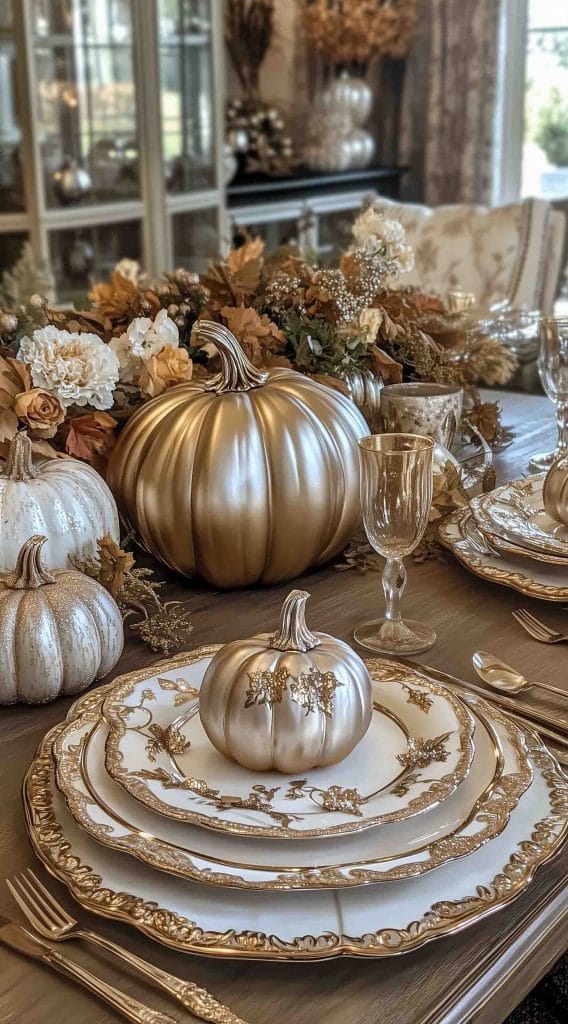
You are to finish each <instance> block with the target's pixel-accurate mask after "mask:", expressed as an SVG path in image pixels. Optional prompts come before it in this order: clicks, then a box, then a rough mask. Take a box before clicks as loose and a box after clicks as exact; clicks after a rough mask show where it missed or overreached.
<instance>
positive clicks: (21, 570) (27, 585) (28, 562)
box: [2, 535, 56, 590]
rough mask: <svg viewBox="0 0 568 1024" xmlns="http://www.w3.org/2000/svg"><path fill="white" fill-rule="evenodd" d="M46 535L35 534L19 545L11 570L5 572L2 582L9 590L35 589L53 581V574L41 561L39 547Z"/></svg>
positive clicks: (44, 540) (41, 545)
mask: <svg viewBox="0 0 568 1024" xmlns="http://www.w3.org/2000/svg"><path fill="white" fill-rule="evenodd" d="M46 540H47V537H41V536H39V535H38V536H35V537H30V538H29V540H27V541H26V543H25V544H24V545H23V546H22V547H21V549H20V553H19V555H18V561H17V562H16V568H15V569H14V571H13V572H9V573H6V575H5V576H4V577H3V580H2V582H3V584H4V586H6V587H9V588H10V589H11V590H37V589H38V587H44V586H45V585H46V583H55V582H56V580H55V576H53V575H52V573H50V572H48V571H47V569H46V568H45V566H44V565H43V562H42V557H41V549H42V547H43V545H44V544H45V542H46Z"/></svg>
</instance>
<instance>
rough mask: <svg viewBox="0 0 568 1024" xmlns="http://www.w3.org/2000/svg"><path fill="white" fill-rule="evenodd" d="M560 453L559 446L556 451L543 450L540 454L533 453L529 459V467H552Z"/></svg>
mask: <svg viewBox="0 0 568 1024" xmlns="http://www.w3.org/2000/svg"><path fill="white" fill-rule="evenodd" d="M560 454H561V453H560V451H559V449H558V448H557V449H556V451H554V452H541V453H540V454H539V455H533V456H531V458H530V460H529V469H550V467H551V466H552V463H553V462H554V460H555V459H557V458H559V455H560Z"/></svg>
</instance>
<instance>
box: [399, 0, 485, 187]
mask: <svg viewBox="0 0 568 1024" xmlns="http://www.w3.org/2000/svg"><path fill="white" fill-rule="evenodd" d="M501 6H502V0H419V30H418V34H417V36H416V38H415V41H414V44H413V47H412V50H411V53H410V54H409V57H408V61H407V68H406V76H405V83H404V93H403V101H402V114H401V128H400V147H399V158H400V161H401V163H407V164H409V165H410V167H411V174H409V175H408V179H407V182H408V183H407V186H406V192H405V196H406V198H409V199H419V200H421V201H422V202H425V203H427V204H428V205H432V206H435V205H438V204H440V203H454V202H455V203H484V204H489V203H490V202H491V195H492V188H493V175H494V158H495V151H496V136H497V131H496V125H497V79H498V69H499V58H500V20H501Z"/></svg>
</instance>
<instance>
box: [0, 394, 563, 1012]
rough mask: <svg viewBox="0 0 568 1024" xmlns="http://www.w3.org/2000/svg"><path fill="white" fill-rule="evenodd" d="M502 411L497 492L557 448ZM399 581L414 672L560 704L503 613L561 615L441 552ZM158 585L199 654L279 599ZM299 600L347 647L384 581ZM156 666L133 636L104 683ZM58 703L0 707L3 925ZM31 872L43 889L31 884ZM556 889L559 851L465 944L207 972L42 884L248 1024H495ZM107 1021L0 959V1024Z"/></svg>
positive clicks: (557, 662) (241, 630)
mask: <svg viewBox="0 0 568 1024" xmlns="http://www.w3.org/2000/svg"><path fill="white" fill-rule="evenodd" d="M501 397H502V402H503V407H504V420H505V422H506V423H508V424H511V425H513V427H514V429H515V431H516V438H515V441H514V443H513V445H512V446H511V447H510V448H509V449H508V450H507V451H506V452H504V453H502V454H501V455H499V457H498V459H497V468H498V478H499V480H500V481H501V480H504V479H512V478H514V477H516V476H520V475H521V474H523V473H524V472H526V469H527V462H528V457H529V455H530V454H531V452H534V451H537V450H538V451H539V450H542V449H545V448H550V447H551V445H552V443H553V441H554V435H555V430H554V425H553V415H552V407H551V405H550V403H549V402H548V401H547V400H546V399H544V398H537V397H527V396H525V395H505V396H501ZM408 569H409V573H408V575H409V580H408V588H407V594H406V596H405V600H404V612H405V614H406V615H408V616H409V617H412V618H416V619H424V620H426V621H428V622H431V623H432V625H433V626H434V627H435V629H436V630H437V632H438V642H437V644H436V646H435V647H434V648H433V649H432V650H431V651H428V652H427V653H426V654H425V655H424V656H422V658H420V659H418V660H420V661H422V662H423V663H424V664H430V665H432V666H435V667H437V668H439V669H442V670H445V671H447V672H450V673H452V674H454V675H457V676H461V677H462V678H463V679H466V680H468V679H469V680H470V681H471V682H474V681H476V676H475V674H474V673H473V670H472V668H471V655H472V652H473V651H475V650H477V649H479V648H484V649H486V650H489V651H491V652H494V653H496V654H499V655H500V656H501V657H503V658H505V659H506V660H508V661H510V662H511V663H512V664H514V665H515V666H517V667H519V668H520V669H522V671H523V672H524V673H525V674H526V675H527V676H529V677H533V678H536V679H538V678H542V679H543V680H548V682H551V683H553V684H555V685H556V686H564V687H565V688H566V691H567V694H568V646H561V645H559V646H556V647H546V646H544V645H542V644H539V643H537V642H535V641H534V640H531V639H530V638H529V637H528V636H527V635H526V634H525V633H524V632H523V631H522V630H521V628H520V627H519V626H518V625H517V623H516V622H515V620H514V619H513V618H512V616H511V612H512V611H513V609H515V608H518V607H520V606H524V607H528V608H530V609H531V610H532V611H533V612H534V613H535V614H537V615H539V616H541V617H542V618H543V619H545V620H546V621H547V622H548V623H549V624H550V625H551V626H553V627H562V628H564V630H566V627H567V626H568V615H567V612H566V609H564V608H562V607H560V606H558V605H550V604H547V603H546V602H538V601H531V600H529V599H527V598H524V597H522V596H521V595H520V594H516V593H515V592H513V591H511V590H508V589H506V588H504V587H500V586H496V585H491V584H489V583H485V582H483V581H482V580H479V579H477V578H476V577H474V576H472V575H470V574H468V572H467V571H466V570H465V569H464V568H462V567H461V566H460V565H458V564H457V563H456V562H455V561H454V560H453V559H452V557H451V555H450V554H449V553H448V554H447V555H446V557H445V559H444V561H429V562H427V563H425V564H423V565H420V566H416V565H412V564H411V563H410V562H409V566H408ZM160 574H161V575H162V577H165V578H167V579H168V587H167V593H168V597H170V598H176V599H178V600H183V601H184V602H185V605H186V608H187V609H188V610H189V611H190V612H191V616H192V620H193V623H194V627H195V628H194V634H193V639H194V641H195V644H196V645H198V644H203V643H209V642H220V641H227V640H232V639H235V638H237V637H242V636H246V635H249V634H251V633H254V632H256V631H258V630H259V629H263V630H265V629H270V628H272V627H273V626H275V625H276V621H277V612H278V608H279V606H280V603H281V601H282V599H283V597H284V595H285V594H286V592H287V591H288V589H289V586H287V585H284V586H279V587H273V588H269V589H264V590H249V591H244V592H233V593H223V594H221V593H215V592H213V591H211V590H207V589H204V588H202V587H200V586H199V585H194V584H190V583H188V582H180V581H179V580H176V579H174V578H173V577H170V576H168V575H167V574H166V573H165V572H164V571H162V570H160ZM301 586H302V587H305V588H306V589H307V590H309V591H310V592H311V594H312V600H311V602H310V624H311V625H312V627H313V628H315V629H323V630H325V631H328V632H330V633H333V634H335V635H337V636H339V637H342V638H343V639H345V640H350V638H351V633H352V630H353V627H354V625H356V623H357V622H359V621H360V620H361V619H363V618H367V617H371V616H373V615H374V614H377V613H379V612H380V609H381V605H382V593H381V588H380V579H379V577H378V576H377V575H376V574H374V573H369V574H367V575H359V574H357V573H356V572H351V571H350V572H337V571H336V570H335V569H334V568H333V567H328V568H326V569H323V570H318V571H316V572H312V573H308V574H306V576H304V577H303V578H302V580H301ZM157 660H159V658H158V656H155V657H153V656H152V655H150V654H149V652H148V650H147V649H146V647H145V646H144V645H143V644H142V643H140V642H139V641H138V640H137V639H136V638H135V637H133V636H132V635H129V637H128V642H127V646H126V649H125V652H124V655H123V657H122V659H121V661H120V663H119V665H118V668H117V670H116V673H115V674H118V673H123V672H127V671H129V670H132V669H135V668H139V667H142V666H144V665H150V664H151V663H152V662H153V661H157ZM533 693H534V691H533ZM524 699H525V700H526V702H527V704H530V703H532V702H533V701H534V702H536V703H537V704H541V705H542V706H543V707H547V708H548V709H549V710H552V712H554V713H556V714H557V715H558V718H559V720H560V719H561V718H563V719H564V720H565V721H566V720H567V719H568V714H567V711H566V708H562V700H561V699H559V700H558V701H556V700H555V699H553V700H551V701H550V702H549V701H548V700H547V699H543V698H542V697H538V696H536V697H534V696H532V695H531V696H530V697H529V696H528V695H527V696H526V698H524ZM69 703H70V702H69V701H65V700H61V701H58V702H55V703H53V704H50V705H47V706H46V707H42V708H35V709H34V708H24V707H16V708H8V709H0V913H3V914H5V915H7V916H13V917H18V911H17V909H16V908H15V906H14V904H13V903H12V900H11V897H10V895H9V893H8V891H7V889H6V887H5V885H4V884H3V882H2V879H3V878H4V877H5V876H9V875H10V874H12V873H14V872H15V871H17V870H21V869H23V868H25V867H26V866H28V865H33V863H34V858H33V855H32V853H31V850H30V846H29V843H28V840H27V836H26V833H25V828H24V820H23V814H22V807H21V794H20V789H21V783H22V778H23V776H24V773H25V771H26V769H27V767H28V765H29V763H30V760H31V758H32V756H33V753H34V750H35V748H36V747H37V745H38V743H39V741H40V739H41V737H42V736H43V735H44V733H45V732H46V731H47V729H48V728H49V727H50V726H51V725H53V724H54V723H56V722H57V721H59V720H61V719H62V718H63V716H64V715H65V713H66V711H67V708H68V706H69ZM567 706H568V705H567ZM132 872H133V873H135V872H136V861H134V860H132ZM40 874H41V875H42V877H43V872H41V870H40ZM466 877H467V865H466V861H464V879H466ZM567 881H568V857H567V856H566V850H565V849H564V850H563V851H561V852H560V854H559V855H558V856H557V857H556V858H555V859H554V860H553V861H552V862H551V863H550V864H548V865H545V866H544V867H543V868H542V870H540V871H539V872H538V875H537V877H536V879H535V881H534V883H533V884H532V885H531V887H530V888H529V890H528V892H527V893H526V894H524V895H523V896H522V897H520V898H519V899H518V900H517V901H516V902H515V903H513V904H512V905H511V906H510V907H509V908H507V909H505V910H503V911H501V912H499V913H498V914H496V915H494V916H493V917H490V918H488V919H487V920H486V921H484V922H481V923H480V924H478V925H474V926H473V927H471V928H469V929H467V930H466V931H464V932H463V933H460V934H458V935H455V936H453V937H449V938H444V939H440V940H437V941H435V942H432V943H430V944H429V945H427V946H425V947H424V948H423V949H422V950H420V951H418V952H416V953H412V954H409V955H407V956H402V957H398V958H396V957H393V958H391V959H390V960H388V961H387V960H383V961H380V962H379V961H374V962H373V961H358V960H347V959H344V960H335V961H333V962H327V963H319V964H311V965H301V964H268V963H252V962H248V963H246V962H243V961H239V962H237V961H212V960H207V959H204V958H198V957H189V956H184V955H182V954H176V953H175V952H172V951H171V950H168V949H166V948H164V947H161V946H159V945H157V944H155V943H153V942H152V941H151V940H149V939H146V938H144V937H143V936H141V935H139V934H138V933H137V932H135V931H134V930H132V929H129V928H128V927H126V926H121V925H118V924H113V923H110V922H106V921H103V920H99V919H97V918H95V917H94V916H91V917H90V918H89V915H87V914H85V913H83V912H82V911H81V910H80V909H78V908H75V906H74V904H73V901H72V900H71V899H70V897H69V895H68V894H67V891H66V889H65V888H64V887H63V886H62V885H58V884H57V883H55V882H54V881H52V880H50V882H49V884H50V886H52V888H53V891H54V892H56V895H57V896H58V897H59V898H61V900H62V901H63V903H65V904H66V905H67V906H68V907H69V909H70V910H71V911H72V912H74V913H75V912H76V913H78V916H79V918H80V919H81V920H84V921H86V922H87V919H88V918H89V919H88V924H89V925H90V926H91V927H93V928H96V929H98V930H100V931H101V932H102V933H104V934H106V935H108V936H110V937H112V938H113V939H115V940H116V941H118V942H120V943H122V944H124V945H126V946H128V947H129V948H130V949H132V950H134V951H135V952H138V953H139V954H140V955H142V956H144V957H146V958H147V959H150V960H152V961H153V962H154V963H156V964H159V965H161V966H163V967H167V968H169V969H170V970H172V971H174V972H176V973H177V974H179V975H182V976H184V977H187V978H188V979H193V980H195V981H197V982H199V983H201V984H205V985H207V986H208V987H209V988H210V989H211V991H212V992H214V994H215V995H217V996H218V998H220V999H222V1000H223V1001H224V1002H226V1003H227V1004H228V1005H230V1006H231V1007H232V1008H233V1009H234V1010H235V1011H236V1012H238V1013H239V1014H240V1015H241V1016H242V1017H243V1018H244V1019H245V1020H247V1021H248V1022H249V1024H292V1022H293V1024H319V1022H322V1024H323V1022H325V1024H379V1022H380V1024H441V1022H444V1024H466V1022H467V1021H473V1020H474V1019H475V1021H476V1022H487V1024H497V1022H498V1021H501V1020H503V1019H504V1017H505V1016H506V1015H507V1013H508V1012H509V1011H510V1010H511V1009H512V1008H513V1007H514V1006H515V1005H516V1004H517V1003H518V1002H519V1001H520V1000H521V999H522V998H523V996H524V995H525V993H526V992H527V991H528V990H529V989H530V987H531V986H532V985H533V984H534V983H535V982H536V981H537V980H538V978H539V977H540V976H541V975H542V974H543V973H544V972H545V971H546V970H547V969H548V968H549V967H550V965H551V963H552V962H553V961H554V959H555V958H556V957H557V956H558V955H560V953H561V952H562V951H563V950H564V949H566V947H567V946H568V888H567ZM308 929H309V921H305V922H304V921H299V922H298V930H299V932H300V933H304V931H306V930H308ZM66 952H67V953H71V954H72V955H73V956H74V957H76V959H77V960H80V961H81V962H82V963H85V964H89V965H90V966H91V967H92V968H94V969H95V970H98V971H100V972H101V973H102V974H104V976H105V977H106V978H107V979H108V980H109V981H111V982H113V983H114V984H118V985H120V986H122V987H123V988H124V989H125V990H127V991H129V992H130V993H132V994H136V995H137V996H138V998H140V999H144V1000H147V1001H148V1002H149V1003H151V1005H152V1006H154V1007H155V1008H159V1009H162V1010H164V1011H166V1012H169V1013H171V1015H172V1016H173V1017H175V1018H177V1019H178V1020H179V1021H182V1020H190V1019H191V1018H190V1015H184V1014H183V1013H182V1012H181V1011H180V1010H179V1009H178V1008H177V1007H176V1006H175V1005H173V1004H171V1003H170V1002H169V1001H168V1000H167V999H166V998H165V997H162V996H161V995H160V994H157V993H155V992H152V991H151V990H150V989H148V988H147V987H146V986H145V985H144V983H143V982H141V981H140V980H139V979H138V978H137V977H134V976H131V975H128V974H126V973H124V971H123V970H122V969H121V968H119V969H118V970H117V969H116V968H115V967H114V966H113V965H112V964H111V963H110V961H109V960H108V959H106V958H105V957H104V956H99V955H98V954H97V953H95V952H93V951H91V950H89V949H86V948H83V947H82V946H80V945H79V944H77V945H73V946H71V944H67V946H66ZM117 1019H118V1018H117V1017H116V1016H115V1015H114V1014H113V1013H112V1011H110V1010H107V1009H106V1008H105V1007H104V1006H103V1005H102V1004H99V1003H98V1002H97V1001H96V1000H94V999H93V998H91V997H90V996H89V995H87V994H86V993H83V992H82V991H81V990H79V989H78V988H76V987H75V986H74V985H72V984H71V983H70V982H67V981H65V980H64V979H62V978H59V977H57V976H56V975H52V974H51V973H49V972H48V970H47V969H44V968H43V967H41V966H37V965H36V964H33V963H32V962H31V961H27V960H24V959H23V958H20V957H19V956H16V955H15V954H12V953H11V952H9V951H7V950H5V949H3V948H1V947H0V1022H1V1024H61V1022H65V1024H110V1022H114V1021H116V1020H117Z"/></svg>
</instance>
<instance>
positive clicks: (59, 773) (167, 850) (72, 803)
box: [51, 697, 532, 891]
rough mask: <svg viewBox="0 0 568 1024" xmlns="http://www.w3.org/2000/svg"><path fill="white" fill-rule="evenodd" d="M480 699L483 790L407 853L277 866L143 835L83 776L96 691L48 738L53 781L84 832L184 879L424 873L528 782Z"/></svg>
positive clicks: (499, 820)
mask: <svg viewBox="0 0 568 1024" xmlns="http://www.w3.org/2000/svg"><path fill="white" fill-rule="evenodd" d="M481 704H482V702H481V701H479V699H477V698H475V697H474V698H473V699H472V705H473V707H474V709H475V712H476V716H477V722H478V723H480V724H481V725H482V726H483V727H484V728H485V730H486V733H487V734H488V737H489V740H490V743H491V744H492V746H493V750H494V752H495V772H494V775H493V777H492V779H491V781H490V782H489V783H488V784H487V785H486V786H485V789H484V790H483V791H482V793H480V794H479V795H478V796H477V798H476V799H475V800H474V802H473V805H472V806H471V808H470V810H469V811H468V812H467V813H466V814H465V815H464V818H463V819H462V821H461V822H460V823H459V824H458V825H456V827H455V828H454V829H453V830H452V832H450V833H447V834H445V835H444V836H442V837H440V838H439V839H436V840H432V841H431V842H430V843H428V844H424V845H422V846H420V847H417V848H415V849H413V850H412V851H410V854H402V853H401V854H399V855H396V854H392V855H391V856H388V857H380V856H377V857H372V858H367V859H365V860H361V861H354V860H353V859H351V861H346V863H342V864H335V865H325V866H317V865H313V866H311V867H309V868H308V867H291V866H285V867H277V866H274V865H273V866H267V865H258V864H243V863H241V862H231V861H229V860H228V859H227V858H225V859H221V858H219V857H215V856H213V855H210V854H204V853H203V852H199V851H196V850H190V849H188V848H187V847H180V846H178V845H176V844H175V843H174V842H172V841H170V840H166V839H158V838H157V837H156V836H154V835H149V834H148V832H145V831H144V830H142V829H140V828H138V827H137V826H136V825H133V824H132V822H130V821H128V820H127V819H126V818H124V817H123V816H122V814H120V813H119V812H118V811H116V810H115V809H114V808H113V807H110V806H108V804H107V803H106V802H105V801H104V799H103V798H102V797H101V796H100V795H99V794H98V793H97V792H96V791H95V790H94V789H93V785H92V782H91V781H90V779H89V775H88V772H87V770H86V765H85V760H86V754H87V749H88V745H89V742H90V740H91V739H92V735H93V732H94V729H95V728H96V726H97V723H99V722H100V707H101V705H102V698H101V699H100V701H99V702H97V703H96V704H93V702H92V701H90V700H88V701H87V702H84V701H79V702H78V703H77V704H76V705H75V707H74V713H73V715H72V717H70V718H69V719H67V720H66V722H64V723H62V725H61V726H60V727H58V729H57V731H56V732H55V734H54V737H53V742H52V744H51V752H52V756H53V760H54V765H55V781H56V784H57V786H58V788H59V790H60V791H61V793H62V795H63V796H64V798H65V801H66V803H67V806H68V808H69V810H70V812H71V815H72V817H73V818H74V819H75V821H76V822H77V824H78V825H79V826H80V827H81V828H83V829H84V831H86V832H87V834H88V835H89V836H90V837H91V838H94V839H95V840H96V841H98V842H99V843H102V844H103V845H106V846H109V847H110V848H111V849H115V850H120V851H122V852H126V853H129V854H130V855H132V856H134V857H136V858H137V859H139V860H141V861H143V862H144V863H146V864H148V865H149V866H150V867H153V868H156V869H158V870H161V871H164V872H165V873H168V874H173V875H177V876H179V877H182V878H186V879H189V880H191V881H196V882H202V883H203V882H204V883H206V884H210V885H217V886H223V887H232V888H244V889H251V890H261V889H269V890H273V891H276V890H289V889H317V888H344V887H349V886H355V885H364V884H368V883H370V882H380V881H392V880H394V879H401V878H409V877H412V876H415V875H418V874H424V873H425V872H427V871H429V870H432V869H433V868H435V867H439V866H440V865H442V864H444V863H447V862H448V861H452V860H457V859H458V858H459V857H463V856H465V855H467V854H469V853H472V852H473V851H475V850H477V849H479V847H480V846H482V845H483V844H484V843H486V842H488V841H489V840H490V839H493V838H495V836H497V835H499V834H500V833H501V832H502V830H503V829H504V828H505V825H506V824H507V822H508V820H509V817H510V814H511V811H512V810H513V808H514V807H515V806H516V805H517V803H518V800H519V798H520V796H521V795H522V793H524V792H525V791H526V789H527V788H528V786H529V785H530V782H531V779H532V772H531V770H530V766H529V764H528V761H527V758H526V750H525V746H524V742H523V740H522V737H521V735H520V733H519V731H518V729H516V728H515V727H514V726H513V725H512V723H510V722H509V721H508V720H507V719H505V718H504V717H503V716H502V715H499V714H496V715H495V718H496V719H497V721H498V722H499V724H501V725H504V726H505V727H506V728H507V730H508V741H509V743H510V744H511V746H512V747H513V749H514V751H515V755H516V759H517V770H516V771H515V772H512V773H509V774H508V775H506V776H504V777H503V771H504V757H503V753H502V749H501V744H500V740H499V737H498V736H497V734H496V732H495V729H494V726H493V725H492V722H491V718H490V717H489V718H485V716H484V715H483V713H480V711H479V706H480V705H481ZM483 707H484V709H486V705H483ZM492 713H493V712H492ZM88 726H90V727H91V728H90V729H89V731H88V732H87V733H85V736H84V738H83V740H82V741H81V740H79V741H78V742H77V743H73V744H72V745H71V746H69V747H68V748H66V747H65V743H66V740H67V739H68V738H70V736H72V734H73V733H74V732H76V731H77V729H78V728H81V727H83V728H84V727H88ZM77 779H79V780H80V783H82V787H83V788H82V789H77V787H76V781H77ZM89 805H92V806H95V807H98V808H100V809H102V810H103V811H104V812H105V813H106V814H107V815H108V816H109V817H110V818H111V819H112V820H113V821H114V822H115V823H117V824H118V825H119V826H120V827H121V828H124V829H126V830H127V834H126V835H121V836H118V837H115V836H113V835H111V834H110V832H109V826H108V825H107V824H103V823H101V822H97V821H96V820H93V817H92V814H91V813H90V812H89V810H88V808H89ZM476 819H477V821H478V822H479V823H480V824H481V825H482V826H483V827H482V828H480V830H479V831H478V832H476V833H475V834H474V835H470V836H459V837H457V838H456V834H457V833H458V832H460V831H462V830H463V829H465V828H467V826H468V825H470V824H471V822H472V821H474V820H476ZM229 842H230V840H229ZM426 851H427V853H428V859H427V860H417V861H415V862H414V863H406V864H403V865H398V866H394V867H392V868H390V869H388V870H387V871H386V872H380V871H378V870H377V869H375V868H374V869H371V870H368V869H367V868H366V866H367V865H369V864H373V865H378V864H379V863H381V862H384V861H389V862H394V861H396V860H397V859H398V860H400V859H401V858H403V857H407V856H409V855H418V854H421V853H424V852H426ZM192 857H197V858H201V859H202V860H206V861H207V862H208V863H209V864H215V865H225V866H231V867H233V868H236V869H240V870H247V869H248V870H251V871H256V872H258V873H262V872H267V873H268V872H270V873H272V874H273V875H276V876H277V877H276V878H273V879H269V880H266V881H251V880H250V879H246V878H244V877H243V876H242V875H241V876H239V875H227V874H224V873H223V872H222V871H217V870H212V869H211V867H210V866H209V867H206V868H203V869H200V868H199V867H197V866H196V865H195V863H194V862H193V861H192V860H191V858H192ZM345 872H347V873H345Z"/></svg>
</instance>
